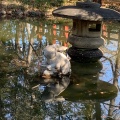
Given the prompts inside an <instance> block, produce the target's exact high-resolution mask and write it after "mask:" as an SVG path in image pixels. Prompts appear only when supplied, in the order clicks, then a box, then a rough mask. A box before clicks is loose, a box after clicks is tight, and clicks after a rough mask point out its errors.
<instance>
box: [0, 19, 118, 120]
mask: <svg viewBox="0 0 120 120" xmlns="http://www.w3.org/2000/svg"><path fill="white" fill-rule="evenodd" d="M71 26H72V24H71V22H69V23H48V22H46V21H44V20H43V21H42V20H41V21H37V22H34V21H33V22H26V21H23V20H2V21H0V120H119V119H120V42H119V41H120V23H110V22H104V23H103V24H102V37H103V38H104V39H105V44H104V46H102V47H101V48H100V49H101V50H102V51H103V55H104V56H103V57H102V58H101V59H100V60H99V61H97V62H92V63H79V62H75V61H71V66H72V73H71V75H70V76H63V77H61V78H47V79H45V78H42V77H41V76H40V64H41V61H42V50H43V48H44V47H45V46H46V45H50V44H60V45H63V46H67V47H70V46H71V45H70V44H69V43H68V42H67V41H66V40H67V38H68V36H69V30H70V29H71Z"/></svg>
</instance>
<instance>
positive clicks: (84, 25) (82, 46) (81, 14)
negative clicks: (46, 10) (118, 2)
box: [53, 0, 120, 62]
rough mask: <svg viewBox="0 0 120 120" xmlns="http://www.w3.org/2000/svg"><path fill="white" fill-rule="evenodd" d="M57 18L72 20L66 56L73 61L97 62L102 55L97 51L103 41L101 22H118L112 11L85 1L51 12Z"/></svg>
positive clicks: (118, 16) (118, 15)
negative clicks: (69, 45)
mask: <svg viewBox="0 0 120 120" xmlns="http://www.w3.org/2000/svg"><path fill="white" fill-rule="evenodd" d="M53 15H54V16H57V17H63V18H69V19H73V27H72V30H71V33H70V35H69V37H68V42H69V43H70V44H71V45H72V47H70V48H69V50H68V54H69V55H70V57H71V58H72V59H73V60H75V61H84V62H88V61H97V60H99V59H100V58H101V57H102V56H103V53H102V51H101V50H100V49H99V48H100V47H101V46H102V45H103V44H104V40H103V38H101V25H102V21H103V20H120V14H119V13H118V12H116V11H114V10H111V9H106V8H101V6H100V4H98V3H94V2H90V1H88V0H87V1H86V2H76V5H75V6H63V7H60V8H58V9H56V10H54V11H53Z"/></svg>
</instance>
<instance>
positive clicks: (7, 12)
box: [0, 1, 53, 18]
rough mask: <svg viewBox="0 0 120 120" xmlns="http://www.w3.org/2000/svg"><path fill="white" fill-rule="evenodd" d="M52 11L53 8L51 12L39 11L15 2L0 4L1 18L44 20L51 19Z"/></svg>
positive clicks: (2, 2)
mask: <svg viewBox="0 0 120 120" xmlns="http://www.w3.org/2000/svg"><path fill="white" fill-rule="evenodd" d="M52 11H53V8H51V9H50V10H39V9H36V8H33V7H31V6H28V5H23V4H22V3H18V2H15V1H13V2H12V3H11V2H9V1H1V2H0V18H26V17H36V18H44V17H51V16H52Z"/></svg>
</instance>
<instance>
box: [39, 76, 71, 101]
mask: <svg viewBox="0 0 120 120" xmlns="http://www.w3.org/2000/svg"><path fill="white" fill-rule="evenodd" d="M54 81H55V82H53V83H49V84H47V86H46V87H45V90H44V91H43V92H42V96H41V99H42V100H43V101H45V102H53V101H63V100H65V99H64V98H63V97H62V96H59V97H58V95H59V94H60V93H62V92H63V91H64V90H65V89H66V88H67V87H68V85H69V83H70V78H69V77H67V76H63V77H62V78H56V79H55V80H54Z"/></svg>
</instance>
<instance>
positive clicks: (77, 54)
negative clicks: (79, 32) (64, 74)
mask: <svg viewBox="0 0 120 120" xmlns="http://www.w3.org/2000/svg"><path fill="white" fill-rule="evenodd" d="M67 52H68V55H69V56H70V57H71V59H72V60H74V61H78V62H93V61H97V60H99V59H100V58H101V57H102V56H103V53H102V52H101V50H99V49H81V48H76V47H70V48H69V49H68V51H67Z"/></svg>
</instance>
